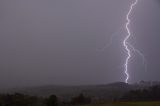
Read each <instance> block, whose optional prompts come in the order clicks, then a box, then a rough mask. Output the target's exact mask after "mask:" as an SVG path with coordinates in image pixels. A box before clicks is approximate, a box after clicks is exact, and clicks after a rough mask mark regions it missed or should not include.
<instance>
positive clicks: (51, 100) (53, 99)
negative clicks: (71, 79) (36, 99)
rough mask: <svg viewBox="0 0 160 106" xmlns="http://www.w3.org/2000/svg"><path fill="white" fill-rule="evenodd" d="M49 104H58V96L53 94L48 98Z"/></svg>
mask: <svg viewBox="0 0 160 106" xmlns="http://www.w3.org/2000/svg"><path fill="white" fill-rule="evenodd" d="M46 105H47V106H58V98H57V96H55V95H51V96H50V97H49V98H47V99H46Z"/></svg>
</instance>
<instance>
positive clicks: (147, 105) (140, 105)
mask: <svg viewBox="0 0 160 106" xmlns="http://www.w3.org/2000/svg"><path fill="white" fill-rule="evenodd" d="M77 106H78V105H77ZM81 106H160V102H121V103H108V104H94V105H81Z"/></svg>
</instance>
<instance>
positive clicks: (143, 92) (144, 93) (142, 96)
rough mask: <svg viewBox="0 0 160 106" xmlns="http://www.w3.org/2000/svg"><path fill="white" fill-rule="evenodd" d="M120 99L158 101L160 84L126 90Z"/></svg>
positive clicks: (159, 98)
mask: <svg viewBox="0 0 160 106" xmlns="http://www.w3.org/2000/svg"><path fill="white" fill-rule="evenodd" d="M121 100H124V101H159V100H160V85H155V86H152V87H149V88H147V89H137V90H131V91H129V92H127V93H126V94H125V95H124V96H123V97H122V98H121Z"/></svg>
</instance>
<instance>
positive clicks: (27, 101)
mask: <svg viewBox="0 0 160 106" xmlns="http://www.w3.org/2000/svg"><path fill="white" fill-rule="evenodd" d="M117 85H118V86H117ZM126 86H128V85H125V84H121V83H118V84H116V86H115V84H110V85H108V86H107V87H108V88H109V87H111V88H112V89H109V91H110V93H109V92H108V93H107V92H106V93H104V94H103V95H100V96H99V95H97V94H98V93H95V94H96V95H97V96H96V95H93V96H91V95H90V96H89V95H88V94H87V93H86V92H89V90H85V91H83V93H79V94H78V95H75V96H72V98H69V99H68V100H67V101H66V100H63V99H62V98H61V97H60V96H57V95H52V94H51V95H50V96H45V97H42V96H29V95H24V94H22V93H12V94H11V93H10V94H1V95H0V106H77V105H84V104H95V103H102V101H103V103H108V102H112V103H117V102H137V101H138V102H139V101H143V102H144V101H147V102H148V101H160V85H152V86H146V85H145V87H136V89H131V90H128V91H126V92H123V94H122V93H119V92H117V91H116V90H114V89H115V88H117V87H118V89H120V88H122V89H125V88H126ZM143 86H144V84H143ZM101 87H102V88H104V86H101ZM134 87H135V86H134ZM127 88H128V87H127ZM104 90H108V89H103V90H102V89H100V91H102V92H104ZM93 91H95V90H93ZM115 91H116V92H115ZM112 93H113V94H112ZM111 94H112V95H111ZM115 94H116V95H115ZM117 94H118V95H119V96H117ZM104 95H105V96H104ZM106 95H107V98H106ZM64 96H66V95H64ZM108 97H110V98H108Z"/></svg>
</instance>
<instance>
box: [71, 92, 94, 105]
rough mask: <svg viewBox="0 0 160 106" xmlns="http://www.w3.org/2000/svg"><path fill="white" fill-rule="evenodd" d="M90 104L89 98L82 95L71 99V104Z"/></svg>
mask: <svg viewBox="0 0 160 106" xmlns="http://www.w3.org/2000/svg"><path fill="white" fill-rule="evenodd" d="M90 102H91V99H90V98H87V97H85V96H84V95H83V94H80V95H79V96H77V97H74V98H72V100H71V103H72V104H89V103H90Z"/></svg>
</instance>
